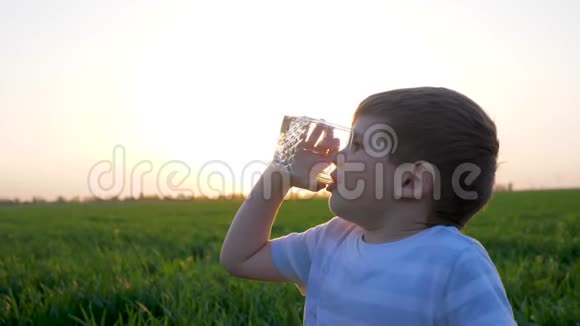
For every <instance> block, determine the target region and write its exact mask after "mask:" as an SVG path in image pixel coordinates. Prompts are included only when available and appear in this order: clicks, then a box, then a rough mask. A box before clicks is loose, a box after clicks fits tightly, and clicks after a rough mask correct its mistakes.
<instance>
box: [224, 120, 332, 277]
mask: <svg viewBox="0 0 580 326" xmlns="http://www.w3.org/2000/svg"><path fill="white" fill-rule="evenodd" d="M322 134H323V128H322V127H320V126H316V127H315V128H314V130H313V131H312V134H311V135H310V136H308V139H306V135H304V136H303V137H304V138H303V140H302V142H301V143H299V144H298V146H297V148H296V153H295V155H294V163H293V169H292V172H290V171H288V170H285V169H284V168H281V167H277V166H276V165H274V164H271V165H270V166H269V167H268V168H267V169H266V171H265V172H264V174H262V177H261V178H260V180H258V183H257V184H256V185H255V186H254V189H252V191H251V193H250V196H249V197H248V198H247V199H246V201H244V203H243V204H242V207H240V209H239V210H238V212H237V214H236V216H235V217H234V221H233V222H232V224H231V226H230V229H229V230H228V233H227V235H226V239H225V240H224V243H223V246H222V250H221V254H220V263H221V264H222V266H224V268H225V269H226V270H227V271H228V272H229V273H230V274H232V275H235V276H239V277H243V278H249V279H255V280H262V281H291V280H290V279H288V277H285V276H283V275H282V274H281V273H280V271H279V270H278V269H277V267H276V265H274V260H273V258H272V248H271V242H270V231H271V229H272V223H273V222H274V218H275V216H276V213H277V212H278V208H279V207H280V204H281V203H282V201H283V200H284V197H285V196H286V194H287V193H288V190H289V189H290V187H293V186H294V187H299V188H304V189H309V190H312V191H319V190H321V189H322V188H324V186H325V185H324V184H322V183H320V182H319V181H317V179H316V175H317V174H318V172H320V171H322V170H323V169H324V168H325V167H327V166H328V165H329V164H330V163H331V162H332V158H333V157H334V155H335V153H336V152H337V151H338V139H336V138H334V137H333V135H332V133H326V132H325V133H324V138H323V140H322V141H321V142H318V139H319V136H320V135H322ZM293 239H294V238H293ZM290 242H292V241H288V243H290ZM301 242H304V241H298V243H297V244H296V243H295V245H294V247H296V246H298V247H300V246H302V245H303V243H301ZM293 252H294V251H293ZM296 252H300V250H296Z"/></svg>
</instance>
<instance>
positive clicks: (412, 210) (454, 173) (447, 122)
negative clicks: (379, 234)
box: [330, 87, 499, 228]
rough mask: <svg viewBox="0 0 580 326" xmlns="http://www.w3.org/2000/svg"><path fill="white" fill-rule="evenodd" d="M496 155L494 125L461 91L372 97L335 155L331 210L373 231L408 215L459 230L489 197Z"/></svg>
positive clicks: (435, 90) (403, 92)
mask: <svg viewBox="0 0 580 326" xmlns="http://www.w3.org/2000/svg"><path fill="white" fill-rule="evenodd" d="M498 149H499V142H498V139H497V135H496V127H495V124H494V122H493V121H492V120H491V119H490V118H489V117H488V116H487V114H486V113H485V112H484V111H483V110H482V109H481V107H479V105H477V104H476V103H475V102H473V101H472V100H470V99H469V98H467V97H466V96H464V95H462V94H460V93H458V92H455V91H452V90H449V89H446V88H434V87H419V88H407V89H397V90H392V91H387V92H383V93H378V94H374V95H371V96H369V97H368V98H367V99H365V100H364V101H363V102H362V103H361V104H360V105H359V107H358V109H357V110H356V112H355V114H354V118H353V133H352V135H351V141H350V144H349V146H347V148H345V149H344V150H342V151H341V152H339V154H338V155H337V158H336V162H335V163H336V164H337V166H338V168H337V170H336V171H335V172H334V175H333V177H334V178H335V180H336V181H337V182H336V183H337V186H336V187H335V189H334V190H332V197H331V199H330V208H331V210H332V211H333V212H334V213H335V214H336V215H338V216H341V217H343V218H346V219H349V220H351V221H353V222H355V223H357V224H359V225H361V226H365V227H368V228H373V227H378V226H379V223H380V221H379V220H380V219H378V217H387V218H388V217H391V216H392V217H397V216H404V215H405V214H407V213H409V214H422V215H425V222H426V223H427V224H429V225H436V224H443V225H454V226H457V227H459V228H461V227H463V226H464V225H465V223H466V222H467V221H468V220H469V219H470V218H471V217H472V216H473V215H474V214H475V213H476V212H477V211H478V210H480V209H481V208H482V207H483V206H484V205H485V204H486V203H487V202H488V200H489V198H490V196H491V193H492V187H493V184H494V180H495V172H496V168H497V154H498ZM357 187H358V188H357ZM357 189H358V191H357Z"/></svg>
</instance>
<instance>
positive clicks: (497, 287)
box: [444, 244, 517, 326]
mask: <svg viewBox="0 0 580 326" xmlns="http://www.w3.org/2000/svg"><path fill="white" fill-rule="evenodd" d="M444 304H445V312H446V313H445V319H446V320H447V324H448V325H497V326H501V325H517V324H516V322H515V321H514V316H513V311H512V308H511V306H510V303H509V301H508V298H507V295H506V292H505V289H504V287H503V284H502V282H501V279H500V277H499V273H498V272H497V269H496V268H495V265H494V264H493V262H492V261H491V259H490V258H489V256H488V254H487V252H486V251H485V249H484V248H483V247H482V246H481V245H480V244H472V245H470V247H468V248H467V249H466V250H465V251H464V252H463V253H462V254H461V255H460V257H459V258H458V260H457V261H456V262H455V266H454V267H453V270H452V272H451V275H450V278H449V282H448V284H447V288H446V295H445V299H444Z"/></svg>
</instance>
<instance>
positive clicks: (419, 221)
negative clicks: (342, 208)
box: [363, 210, 431, 243]
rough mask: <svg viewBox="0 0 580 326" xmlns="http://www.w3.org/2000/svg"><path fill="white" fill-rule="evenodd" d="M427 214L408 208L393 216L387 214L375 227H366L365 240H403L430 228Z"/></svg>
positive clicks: (380, 241) (383, 241)
mask: <svg viewBox="0 0 580 326" xmlns="http://www.w3.org/2000/svg"><path fill="white" fill-rule="evenodd" d="M427 215H428V214H426V213H425V212H422V211H421V210H406V212H405V213H403V212H399V213H397V214H392V215H391V216H385V217H384V218H383V219H382V223H380V224H377V225H376V226H375V227H371V228H365V227H363V229H364V235H363V240H364V241H365V242H367V243H386V242H392V241H398V240H402V239H404V238H407V237H410V236H412V235H414V234H417V233H419V232H421V231H423V230H426V229H428V228H429V227H430V226H431V225H430V224H429V223H427Z"/></svg>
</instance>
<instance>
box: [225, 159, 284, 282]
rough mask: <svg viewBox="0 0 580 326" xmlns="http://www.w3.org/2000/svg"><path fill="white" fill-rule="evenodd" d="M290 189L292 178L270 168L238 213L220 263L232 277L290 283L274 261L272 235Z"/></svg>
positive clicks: (274, 168) (228, 235)
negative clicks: (275, 220)
mask: <svg viewBox="0 0 580 326" xmlns="http://www.w3.org/2000/svg"><path fill="white" fill-rule="evenodd" d="M289 188H290V185H289V178H288V176H287V175H286V174H285V173H284V171H282V170H281V169H277V168H276V167H275V166H273V165H270V166H269V167H268V168H267V169H266V171H265V172H264V174H263V175H262V177H261V178H260V180H259V181H258V183H257V184H256V185H255V186H254V188H253V189H252V192H251V193H250V195H249V196H248V198H247V199H246V200H245V201H244V203H243V204H242V206H241V207H240V209H239V210H238V212H237V214H236V216H235V218H234V221H233V222H232V224H231V226H230V229H229V230H228V233H227V235H226V238H225V240H224V243H223V246H222V250H221V254H220V263H221V264H222V266H223V267H224V268H225V269H226V270H227V271H228V272H229V273H230V274H232V275H235V276H238V277H243V278H249V279H255V280H263V281H286V278H285V277H284V276H282V275H281V274H280V272H279V271H278V270H277V269H276V266H274V262H273V261H272V254H271V246H270V241H269V239H270V232H271V229H272V223H273V222H274V217H275V216H276V213H277V212H278V208H279V207H280V204H281V203H282V201H283V200H284V196H285V195H286V193H287V192H288V190H289Z"/></svg>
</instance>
